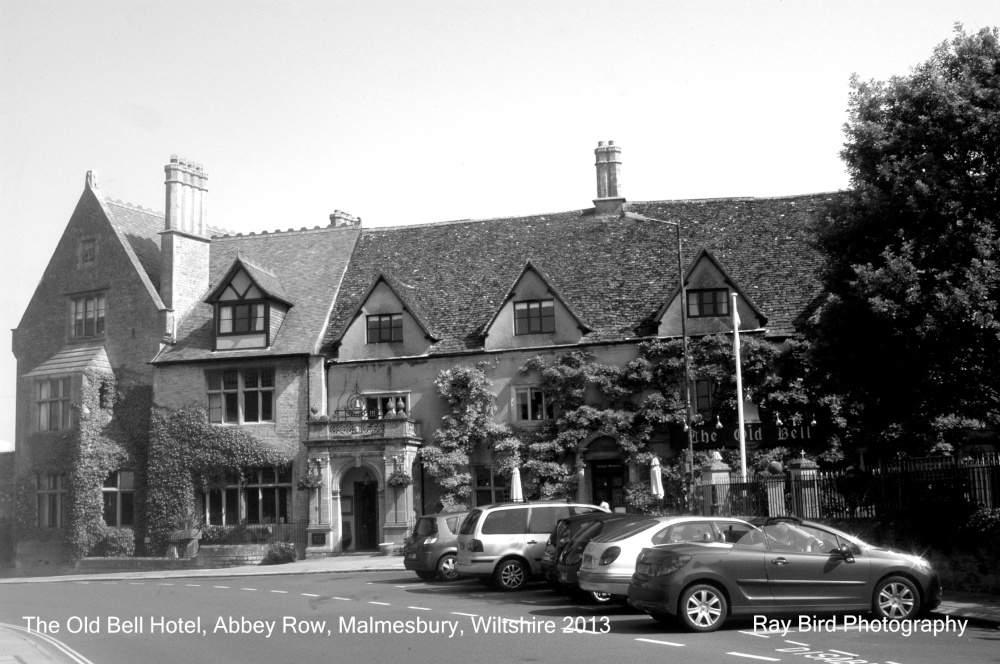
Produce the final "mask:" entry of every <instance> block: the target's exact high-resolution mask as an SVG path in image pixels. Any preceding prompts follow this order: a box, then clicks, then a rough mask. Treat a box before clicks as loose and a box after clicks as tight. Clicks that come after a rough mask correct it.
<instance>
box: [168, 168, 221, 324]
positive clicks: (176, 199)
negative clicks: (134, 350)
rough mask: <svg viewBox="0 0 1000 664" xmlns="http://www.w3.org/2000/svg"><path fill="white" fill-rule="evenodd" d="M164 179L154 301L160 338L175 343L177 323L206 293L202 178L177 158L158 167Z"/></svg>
mask: <svg viewBox="0 0 1000 664" xmlns="http://www.w3.org/2000/svg"><path fill="white" fill-rule="evenodd" d="M163 171H164V173H166V176H167V179H166V182H165V183H164V184H165V186H166V214H165V219H164V226H165V227H164V230H163V231H161V232H160V258H161V267H160V299H161V300H163V305H164V307H165V308H166V309H165V311H164V321H163V327H164V340H165V341H166V342H167V343H172V342H173V341H175V340H176V333H177V323H178V322H179V321H180V320H181V319H183V318H184V316H186V315H187V314H188V313H189V312H190V311H191V309H192V308H193V307H194V306H195V305H196V304H197V303H198V301H199V299H200V298H201V296H202V295H204V294H205V291H207V290H208V257H209V240H208V238H207V237H205V236H206V235H207V225H206V221H207V214H206V213H207V203H208V196H207V194H208V188H207V183H208V174H207V173H205V171H204V169H203V168H202V166H201V164H196V163H194V162H190V161H187V160H184V159H178V157H177V155H171V156H170V163H169V164H167V165H166V166H164V167H163Z"/></svg>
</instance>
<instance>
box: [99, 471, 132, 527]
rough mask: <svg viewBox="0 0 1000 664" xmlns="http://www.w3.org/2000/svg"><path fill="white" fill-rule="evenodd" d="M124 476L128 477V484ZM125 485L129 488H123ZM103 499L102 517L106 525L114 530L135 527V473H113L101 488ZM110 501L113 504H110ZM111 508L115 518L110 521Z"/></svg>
mask: <svg viewBox="0 0 1000 664" xmlns="http://www.w3.org/2000/svg"><path fill="white" fill-rule="evenodd" d="M123 475H128V478H127V479H128V482H125V481H124V480H125V479H126V478H124V477H123ZM109 483H110V484H109ZM123 484H127V485H128V487H129V488H123ZM101 498H102V500H103V502H104V508H103V513H102V516H103V518H104V523H105V525H108V526H111V527H113V528H132V527H134V526H135V473H134V472H133V471H131V470H114V471H112V472H111V473H110V474H109V475H108V477H107V479H105V480H104V486H102V487H101ZM109 500H111V501H113V502H111V503H109ZM109 508H112V509H113V510H114V518H112V519H111V520H109V516H110V515H109ZM112 521H113V523H112ZM126 521H127V522H126Z"/></svg>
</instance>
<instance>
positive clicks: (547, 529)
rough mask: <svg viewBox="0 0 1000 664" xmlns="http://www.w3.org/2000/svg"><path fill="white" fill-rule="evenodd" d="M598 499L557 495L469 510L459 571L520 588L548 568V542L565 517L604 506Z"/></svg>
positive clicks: (460, 537) (460, 545)
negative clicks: (566, 499) (591, 501)
mask: <svg viewBox="0 0 1000 664" xmlns="http://www.w3.org/2000/svg"><path fill="white" fill-rule="evenodd" d="M604 511H607V510H604V509H602V508H600V507H597V506H596V505H588V504H586V503H568V502H557V501H532V502H524V503H496V504H493V505H485V506H482V507H477V508H476V509H474V510H472V511H471V512H470V513H469V516H468V517H466V519H465V521H464V522H463V523H462V527H461V529H460V530H459V534H458V565H457V570H458V574H459V576H463V577H475V578H479V579H482V580H484V581H488V582H492V583H493V585H495V586H496V587H497V588H499V589H500V590H519V589H521V588H523V587H524V585H525V584H526V583H527V582H528V581H529V580H530V578H531V577H533V576H538V575H540V574H541V573H542V566H541V562H542V555H543V554H544V553H545V542H546V541H547V540H548V537H549V534H550V533H551V532H552V531H553V530H555V527H556V523H558V522H559V520H560V519H564V518H566V517H568V516H573V515H576V514H588V513H591V512H604Z"/></svg>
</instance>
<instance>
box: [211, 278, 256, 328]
mask: <svg viewBox="0 0 1000 664" xmlns="http://www.w3.org/2000/svg"><path fill="white" fill-rule="evenodd" d="M216 310H217V312H218V314H217V330H218V333H219V334H220V335H224V334H252V333H254V332H264V331H265V330H267V318H268V313H269V306H268V302H267V300H265V299H264V296H263V295H262V294H261V292H260V290H259V289H258V288H257V286H256V285H254V283H253V281H252V280H251V279H250V277H249V276H247V273H246V272H244V271H243V270H240V271H239V272H237V273H236V275H235V276H233V278H232V280H231V281H230V282H229V285H228V286H227V287H226V289H225V290H224V291H222V295H221V296H220V297H219V302H218V304H217V305H216Z"/></svg>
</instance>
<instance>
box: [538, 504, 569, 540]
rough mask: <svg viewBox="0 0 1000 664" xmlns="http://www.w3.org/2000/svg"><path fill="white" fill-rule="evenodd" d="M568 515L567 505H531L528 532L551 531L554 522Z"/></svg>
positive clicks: (554, 525)
mask: <svg viewBox="0 0 1000 664" xmlns="http://www.w3.org/2000/svg"><path fill="white" fill-rule="evenodd" d="M568 516H569V506H567V505H553V506H544V507H540V506H537V505H535V506H533V507H532V508H531V517H530V518H529V519H528V532H529V533H551V532H552V531H553V530H555V527H556V522H557V521H559V519H565V518H566V517H568Z"/></svg>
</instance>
